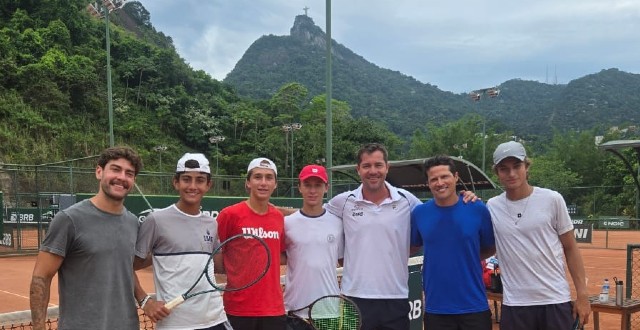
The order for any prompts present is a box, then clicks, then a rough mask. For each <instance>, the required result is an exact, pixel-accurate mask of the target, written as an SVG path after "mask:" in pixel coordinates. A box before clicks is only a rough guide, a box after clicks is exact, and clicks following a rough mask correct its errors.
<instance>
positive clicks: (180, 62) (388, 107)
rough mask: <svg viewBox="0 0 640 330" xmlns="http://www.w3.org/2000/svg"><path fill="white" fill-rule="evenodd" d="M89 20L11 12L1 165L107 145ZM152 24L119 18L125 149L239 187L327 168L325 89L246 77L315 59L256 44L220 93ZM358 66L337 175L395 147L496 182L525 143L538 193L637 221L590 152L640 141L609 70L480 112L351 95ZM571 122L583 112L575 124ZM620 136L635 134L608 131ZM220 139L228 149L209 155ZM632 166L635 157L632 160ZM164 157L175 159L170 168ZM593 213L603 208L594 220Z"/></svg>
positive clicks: (102, 71) (614, 177) (504, 95)
mask: <svg viewBox="0 0 640 330" xmlns="http://www.w3.org/2000/svg"><path fill="white" fill-rule="evenodd" d="M87 4H88V1H86V0H84V1H83V0H68V1H33V0H31V1H19V0H0V5H1V6H0V118H2V120H1V121H0V163H1V164H43V163H50V162H55V161H60V160H65V159H71V158H80V157H85V156H88V155H95V154H97V153H99V152H100V151H101V150H102V149H103V148H105V147H107V146H108V145H109V129H108V127H109V116H108V110H107V109H108V106H107V104H108V102H107V78H106V76H107V64H106V53H105V42H106V34H105V20H104V19H101V18H99V17H94V16H92V15H91V14H90V13H89V12H88V11H87ZM150 15H151V13H149V12H148V11H147V10H146V9H145V8H144V7H143V6H142V5H141V4H140V3H139V2H135V1H134V2H128V3H127V4H126V5H125V6H124V7H123V8H122V9H120V10H116V11H114V12H113V13H112V14H111V15H110V16H111V24H110V48H111V74H112V86H113V104H114V106H113V114H114V116H113V122H114V137H115V142H116V144H126V145H130V146H133V147H134V148H135V149H136V150H138V151H139V153H140V154H141V155H142V157H143V159H144V161H145V163H146V165H145V171H160V172H171V167H172V165H168V164H172V163H173V162H174V160H175V159H178V157H179V156H180V155H181V154H182V153H184V152H187V151H198V152H203V153H205V154H206V155H207V156H208V157H209V158H210V159H211V160H213V159H214V158H215V159H216V160H219V168H217V169H216V170H219V173H220V175H228V176H241V175H243V172H244V169H246V164H247V163H248V161H249V160H250V159H251V158H254V157H257V156H267V157H270V158H272V159H273V160H274V161H275V162H276V163H277V164H278V166H280V167H281V168H282V170H281V173H284V174H283V176H287V177H288V176H289V173H295V172H297V171H298V170H299V169H300V168H301V167H302V166H303V165H304V164H307V163H316V162H320V163H321V162H322V159H324V157H325V145H324V143H325V132H326V130H325V111H326V110H325V109H326V106H325V95H324V94H322V93H323V90H322V88H321V87H322V83H320V85H318V83H317V82H310V81H301V80H299V79H293V78H291V76H288V77H287V76H283V75H282V74H276V73H268V72H262V71H256V72H255V75H254V76H251V75H248V74H247V72H248V70H249V69H250V68H251V67H249V69H242V68H243V66H244V65H251V66H253V67H260V65H259V63H258V64H256V63H253V62H251V61H249V59H250V58H251V56H252V55H251V54H252V53H253V52H255V51H256V50H255V47H256V45H260V47H266V48H265V49H264V51H265V52H270V51H271V50H273V49H271V48H270V47H276V48H277V50H278V52H279V53H280V54H281V56H283V58H287V57H290V56H291V51H290V49H289V48H286V47H285V46H287V45H289V46H291V45H293V46H296V45H297V46H296V47H307V48H305V49H307V51H306V52H302V51H300V52H296V53H309V52H311V53H314V52H315V53H316V54H317V53H318V52H319V48H317V47H318V45H316V46H314V47H315V48H313V47H311V46H310V45H306V46H305V45H304V44H301V41H300V40H299V39H286V38H288V37H275V36H268V37H263V38H261V39H260V40H263V39H265V38H267V39H268V40H267V41H268V42H262V41H260V40H258V41H256V43H255V44H254V45H253V46H252V47H251V49H249V50H248V51H247V54H246V55H245V57H243V59H242V60H241V61H240V63H238V65H237V66H236V69H235V70H234V73H233V74H230V76H229V78H228V79H227V80H225V82H220V81H217V80H215V79H213V78H212V77H211V76H209V75H208V74H207V73H205V72H204V71H202V70H194V69H193V68H191V67H190V66H189V65H188V64H187V63H186V62H185V60H184V59H182V58H181V57H180V55H179V54H178V53H177V52H176V49H175V47H174V46H173V41H172V39H171V37H170V36H166V35H164V34H163V33H162V32H159V31H156V29H155V28H154V27H153V26H152V24H151V22H150ZM315 33H321V31H320V32H318V31H317V30H316V31H315ZM296 40H297V41H296ZM314 40H316V41H318V40H320V39H314ZM276 41H277V42H276ZM336 45H337V44H336ZM287 47H288V46H287ZM341 47H343V48H344V49H343V50H338V52H340V53H338V55H340V54H342V52H344V54H349V56H354V58H360V59H361V60H363V61H364V59H362V58H361V57H358V56H357V55H356V54H354V53H352V52H350V51H348V49H347V48H346V47H344V46H341ZM301 49H302V48H301ZM256 54H257V53H256ZM344 54H343V55H344ZM344 56H345V57H344V58H345V61H346V60H349V58H347V57H346V55H344ZM337 58H338V59H339V56H337ZM312 60H313V62H310V61H312ZM352 60H353V59H352ZM252 63H253V64H252ZM287 63H289V62H287ZM312 63H313V65H311V64H312ZM319 63H322V62H321V59H318V58H313V59H312V57H311V56H310V57H309V58H308V61H306V60H300V61H298V63H297V65H298V66H297V67H295V68H294V67H293V66H292V65H293V64H291V63H289V64H288V65H289V66H288V67H287V68H288V69H287V70H290V71H291V72H292V73H297V72H298V71H294V69H295V70H306V71H308V72H309V74H313V75H316V78H317V77H324V74H323V73H322V72H321V71H317V70H321V69H318V68H317V66H318V65H320V64H319ZM348 63H349V62H345V63H341V62H340V61H339V60H336V66H335V67H334V70H336V75H335V76H336V81H335V82H334V84H335V85H336V87H335V90H336V94H334V96H335V99H334V100H332V112H333V141H334V144H333V163H334V164H349V163H353V160H354V152H355V151H356V150H357V148H358V147H359V146H360V145H361V144H363V143H366V142H372V141H376V142H382V143H384V144H386V145H387V146H388V147H389V149H390V153H391V155H390V157H391V159H403V158H421V157H427V156H431V155H435V154H441V153H444V154H451V155H455V156H460V157H464V158H465V159H468V160H470V161H472V162H474V163H475V164H477V165H478V166H479V167H486V168H487V169H489V168H490V159H491V157H490V155H491V152H492V150H493V149H494V148H495V146H496V145H497V144H498V143H501V142H504V141H506V140H509V139H514V138H516V139H518V138H524V142H525V144H526V145H527V148H528V149H529V151H530V155H531V156H532V158H533V159H534V166H533V168H532V170H531V181H532V182H533V183H535V184H538V185H541V186H544V187H550V188H553V189H557V190H560V191H561V192H562V193H563V194H565V197H566V198H567V201H568V202H570V203H573V204H578V205H579V206H580V209H581V210H585V211H584V214H585V215H586V214H594V213H604V214H626V215H633V214H635V213H634V207H635V200H634V194H635V189H634V186H632V185H631V183H632V180H631V176H630V174H629V173H628V171H627V170H626V169H625V168H624V166H623V165H622V163H621V162H620V161H619V160H617V159H616V158H613V157H611V156H610V155H608V154H606V153H604V152H602V151H600V150H598V149H597V148H596V147H595V145H594V136H596V135H605V140H610V139H618V138H636V137H637V135H638V133H637V132H636V131H635V130H634V128H635V126H633V125H636V124H637V122H638V118H637V117H634V116H638V111H637V110H633V111H631V110H629V109H637V104H638V103H639V102H640V101H639V100H638V93H637V92H635V93H632V91H637V90H638V89H639V86H640V83H639V79H638V75H633V74H629V73H625V72H620V71H618V70H615V69H610V70H604V71H602V72H600V73H596V74H593V75H590V76H587V77H584V78H581V79H578V80H576V81H573V82H571V83H570V84H568V85H564V86H555V85H547V84H540V83H535V82H526V81H521V80H511V81H507V82H505V83H503V84H501V85H500V86H498V88H500V89H501V90H502V92H501V93H500V96H499V97H498V98H495V99H487V100H486V102H485V101H480V102H479V103H477V104H474V103H473V102H470V101H469V98H468V97H467V95H456V94H453V93H448V92H443V91H440V90H439V89H438V88H437V87H436V86H432V85H428V84H422V83H420V82H418V81H416V80H415V79H413V78H411V77H409V76H406V75H402V74H400V73H398V72H393V71H391V70H387V69H382V68H377V67H375V68H377V69H378V70H381V71H379V72H370V73H367V75H368V77H369V78H367V79H366V81H367V82H369V83H370V85H371V86H372V90H370V91H369V92H368V93H364V92H363V91H362V90H360V89H359V87H358V86H360V85H359V84H358V83H357V82H355V81H351V80H353V79H361V78H362V75H359V74H356V73H352V72H348V71H347V70H348V68H352V69H354V70H363V71H366V70H368V69H369V67H368V66H366V65H364V64H362V65H360V64H358V65H356V64H357V63H356V62H352V65H348ZM362 63H364V62H362ZM322 65H323V64H322ZM316 71H317V72H316ZM318 72H320V73H318ZM296 76H298V77H304V76H305V75H302V74H300V75H297V74H296ZM350 79H351V80H350ZM403 81H404V82H403ZM274 83H275V85H274ZM340 84H344V86H349V85H351V86H352V88H351V89H349V88H347V87H338V86H340ZM405 84H408V85H405ZM407 86H412V87H410V88H409V87H407ZM396 88H404V91H402V92H400V91H398V90H396ZM252 91H253V92H252ZM605 91H608V92H605ZM615 91H618V92H615ZM401 94H408V95H414V96H415V97H416V101H413V103H411V104H412V105H411V106H412V107H413V110H411V112H409V110H402V108H401V105H402V104H401V103H399V102H400V101H399V99H398V100H389V99H387V98H386V97H387V96H390V95H401ZM416 94H419V95H416ZM350 96H353V98H351V97H350ZM363 102H364V103H363ZM367 102H368V103H367ZM360 104H375V105H376V106H368V107H366V108H367V109H368V111H370V112H367V113H364V112H363V110H362V109H363V108H361V107H360V106H359V105H360ZM394 104H395V105H394ZM576 104H584V105H585V106H582V107H576V106H575V105H576ZM356 105H358V106H356ZM392 105H394V106H393V107H392ZM574 108H575V109H581V110H571V111H570V110H568V109H574ZM514 109H517V111H516V110H514ZM585 109H586V110H585ZM397 110H402V111H406V112H402V111H397ZM603 111H604V114H603ZM418 113H423V114H424V115H418ZM581 114H582V115H581ZM582 117H584V118H582ZM579 119H580V120H579ZM582 119H584V120H582ZM514 122H518V123H520V124H521V125H525V126H527V127H530V128H531V131H524V129H523V128H522V127H524V126H517V125H515V124H513V123H514ZM292 123H301V124H302V125H301V127H300V129H298V130H295V131H292V130H288V131H287V130H284V129H283V126H284V127H287V125H289V127H290V124H292ZM558 123H564V124H567V125H569V126H558V125H557V124H558ZM604 124H606V125H607V126H604ZM572 125H573V126H572ZM614 125H618V126H620V128H627V129H625V130H609V129H608V128H609V126H614ZM574 126H575V127H574ZM542 128H544V129H542ZM554 128H555V129H554ZM483 131H484V132H485V134H482V132H483ZM534 133H535V134H534ZM215 137H225V139H224V141H219V142H218V143H212V142H210V141H215V140H212V138H215ZM159 147H161V148H159ZM159 152H162V154H160V155H159ZM624 152H625V153H627V155H628V156H630V157H633V154H632V153H631V151H628V150H627V151H624ZM483 155H484V156H483ZM158 157H161V159H162V157H164V159H165V166H164V167H163V166H162V161H160V162H158V161H157V158H158ZM291 157H294V159H291ZM485 158H486V161H485V164H482V160H483V159H485ZM169 160H171V161H169ZM291 164H294V165H293V166H295V168H293V169H292V168H291V167H290V166H291ZM488 172H490V171H488ZM576 187H600V188H598V190H597V196H595V195H596V193H590V194H589V195H588V196H587V195H585V194H584V192H583V191H582V190H580V189H577V188H576ZM590 191H591V190H590ZM593 191H596V190H593ZM596 200H597V203H598V204H599V207H598V208H596V207H594V206H593V203H596ZM590 210H594V211H593V212H591V211H590Z"/></svg>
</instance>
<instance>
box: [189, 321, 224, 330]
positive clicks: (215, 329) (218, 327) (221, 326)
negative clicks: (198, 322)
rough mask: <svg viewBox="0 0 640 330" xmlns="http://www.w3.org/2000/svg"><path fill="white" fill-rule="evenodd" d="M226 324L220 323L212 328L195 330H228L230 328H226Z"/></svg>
mask: <svg viewBox="0 0 640 330" xmlns="http://www.w3.org/2000/svg"><path fill="white" fill-rule="evenodd" d="M226 323H227V322H222V323H220V324H216V325H214V326H212V327H208V328H202V329H196V330H227V329H230V328H227V325H226Z"/></svg>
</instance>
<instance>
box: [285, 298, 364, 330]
mask: <svg viewBox="0 0 640 330" xmlns="http://www.w3.org/2000/svg"><path fill="white" fill-rule="evenodd" d="M304 310H307V316H308V318H307V319H306V320H305V319H303V318H301V317H300V316H299V315H300V312H302V311H304ZM289 317H292V318H294V319H298V320H303V321H305V322H307V323H308V324H309V325H310V326H311V329H314V330H359V329H360V326H361V325H362V315H361V314H360V309H359V308H358V306H357V305H356V303H354V302H353V301H352V300H351V299H349V298H347V297H345V296H342V295H328V296H323V297H320V298H318V299H316V300H314V301H313V302H312V303H311V304H309V306H306V307H303V308H300V309H296V310H292V311H289ZM301 328H305V327H304V326H303V327H301Z"/></svg>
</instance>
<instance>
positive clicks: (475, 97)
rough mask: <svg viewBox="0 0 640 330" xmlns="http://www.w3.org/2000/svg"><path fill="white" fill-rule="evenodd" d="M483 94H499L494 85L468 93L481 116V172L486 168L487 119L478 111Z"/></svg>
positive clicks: (493, 96) (496, 95) (495, 95)
mask: <svg viewBox="0 0 640 330" xmlns="http://www.w3.org/2000/svg"><path fill="white" fill-rule="evenodd" d="M483 94H486V95H487V96H489V97H490V98H496V97H498V95H500V90H499V89H497V88H495V87H491V88H483V89H479V90H476V91H472V92H471V93H469V97H471V100H473V101H474V102H476V103H477V104H478V107H477V108H478V110H477V111H478V114H479V115H480V116H481V117H482V172H485V169H486V167H485V163H486V160H485V159H486V151H487V133H486V125H487V119H486V118H485V116H484V115H483V114H482V113H480V99H481V98H482V95H483Z"/></svg>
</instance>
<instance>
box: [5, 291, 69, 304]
mask: <svg viewBox="0 0 640 330" xmlns="http://www.w3.org/2000/svg"><path fill="white" fill-rule="evenodd" d="M0 292H2V293H6V294H10V295H12V296H16V297H20V298H23V299H27V300H29V297H27V296H23V295H21V294H17V293H13V292H9V291H4V290H0ZM56 306H58V305H56V304H51V303H49V307H56Z"/></svg>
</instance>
